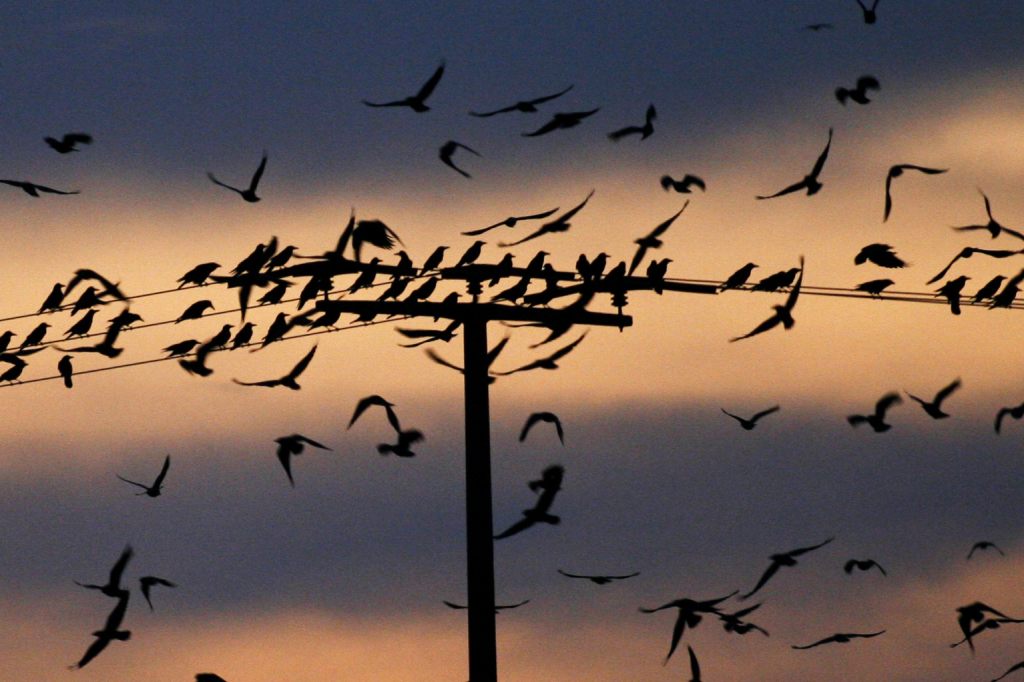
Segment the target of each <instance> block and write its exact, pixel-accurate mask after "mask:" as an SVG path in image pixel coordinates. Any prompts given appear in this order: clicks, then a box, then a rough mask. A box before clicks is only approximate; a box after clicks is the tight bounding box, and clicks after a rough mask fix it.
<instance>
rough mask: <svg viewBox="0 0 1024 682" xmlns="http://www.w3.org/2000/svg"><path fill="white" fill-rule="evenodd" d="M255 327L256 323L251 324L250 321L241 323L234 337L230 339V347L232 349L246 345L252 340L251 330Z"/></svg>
mask: <svg viewBox="0 0 1024 682" xmlns="http://www.w3.org/2000/svg"><path fill="white" fill-rule="evenodd" d="M255 327H256V325H255V324H253V323H252V322H246V323H245V324H243V325H242V328H241V329H239V330H238V331H237V332H236V333H235V336H234V338H233V339H231V349H232V350H234V349H236V348H241V347H242V346H245V345H248V343H249V342H250V341H252V330H253V328H255Z"/></svg>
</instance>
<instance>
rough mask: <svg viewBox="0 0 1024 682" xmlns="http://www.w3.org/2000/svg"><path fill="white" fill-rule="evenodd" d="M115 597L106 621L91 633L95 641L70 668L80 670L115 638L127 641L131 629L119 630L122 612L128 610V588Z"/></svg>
mask: <svg viewBox="0 0 1024 682" xmlns="http://www.w3.org/2000/svg"><path fill="white" fill-rule="evenodd" d="M115 596H116V598H117V605H116V606H115V607H114V609H113V610H112V611H111V612H110V614H109V615H108V616H107V621H106V622H105V623H104V624H103V629H102V630H96V631H95V632H93V633H92V636H93V637H95V638H96V641H95V642H93V643H92V644H91V645H89V648H88V649H86V650H85V653H84V654H83V655H82V658H80V659H79V660H78V663H76V664H74V665H72V666H69V668H70V669H71V670H80V669H81V668H84V667H85V666H86V665H87V664H88V663H89V661H91V660H92V659H94V658H96V657H97V656H99V655H100V653H102V652H103V650H104V649H106V648H107V645H109V644H110V643H111V642H113V641H114V640H115V639H116V640H118V641H120V642H126V641H128V640H129V639H130V638H131V636H132V633H131V630H119V629H118V628H120V627H121V623H122V622H123V621H124V614H125V612H126V611H127V610H128V598H129V597H130V596H131V593H130V592H128V590H121V591H120V592H118V594H117V595H115Z"/></svg>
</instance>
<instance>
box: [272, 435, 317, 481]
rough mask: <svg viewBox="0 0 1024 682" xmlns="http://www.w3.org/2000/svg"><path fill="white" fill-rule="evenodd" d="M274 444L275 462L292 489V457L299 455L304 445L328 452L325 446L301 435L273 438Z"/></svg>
mask: <svg viewBox="0 0 1024 682" xmlns="http://www.w3.org/2000/svg"><path fill="white" fill-rule="evenodd" d="M274 442H275V443H277V460H278V461H279V462H281V466H282V467H283V468H284V473H285V474H287V475H288V482H289V483H291V484H292V487H293V488H294V487H295V479H294V478H292V455H301V454H302V451H303V450H305V448H306V445H312V446H313V447H314V448H320V449H321V450H330V448H329V447H327V446H326V445H323V444H322V443H318V442H316V441H315V440H313V439H312V438H307V437H306V436H303V435H302V434H301V433H293V434H292V435H290V436H281V437H280V438H275V439H274Z"/></svg>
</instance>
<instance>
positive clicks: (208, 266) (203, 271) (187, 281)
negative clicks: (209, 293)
mask: <svg viewBox="0 0 1024 682" xmlns="http://www.w3.org/2000/svg"><path fill="white" fill-rule="evenodd" d="M219 267H220V263H213V262H209V263H200V264H199V265H197V266H195V267H194V268H192V269H191V270H189V271H188V272H186V273H185V274H184V275H182V276H181V277H179V278H178V281H179V282H181V284H179V285H178V288H179V289H180V288H182V287H183V286H186V285H194V286H197V287H199V286H203V285H204V284H206V283H207V280H208V279H209V277H210V275H212V274H213V272H214V271H215V270H216V269H217V268H219Z"/></svg>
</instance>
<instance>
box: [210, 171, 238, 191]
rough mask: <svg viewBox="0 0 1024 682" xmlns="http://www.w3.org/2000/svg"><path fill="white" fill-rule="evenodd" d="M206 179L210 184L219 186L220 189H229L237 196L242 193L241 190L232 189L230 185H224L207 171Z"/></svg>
mask: <svg viewBox="0 0 1024 682" xmlns="http://www.w3.org/2000/svg"><path fill="white" fill-rule="evenodd" d="M206 177H208V178H210V182H212V183H213V184H215V185H220V186H221V187H224V188H226V189H230V190H231V191H233V192H238V193H239V194H241V193H242V190H240V189H238V188H237V187H232V186H231V185H228V184H225V183H223V182H221V181H220V180H218V179H217V178H216V177H215V176H214V174H213V173H210V172H209V171H207V173H206Z"/></svg>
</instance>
